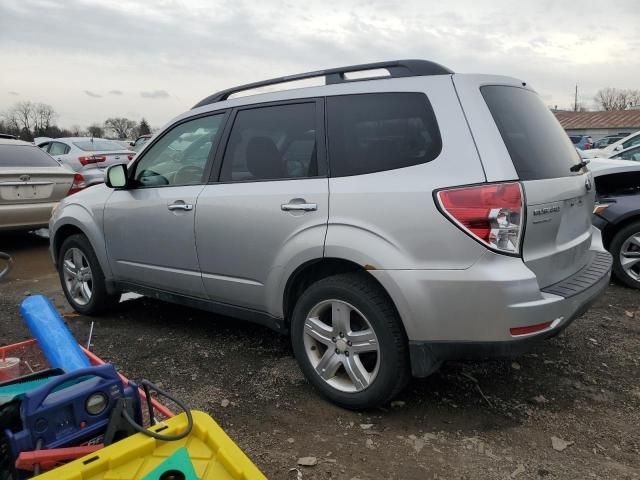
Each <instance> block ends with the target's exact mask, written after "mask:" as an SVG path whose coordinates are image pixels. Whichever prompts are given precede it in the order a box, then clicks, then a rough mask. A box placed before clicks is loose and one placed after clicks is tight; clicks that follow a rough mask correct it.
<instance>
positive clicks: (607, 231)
mask: <svg viewBox="0 0 640 480" xmlns="http://www.w3.org/2000/svg"><path fill="white" fill-rule="evenodd" d="M635 222H640V211H634V212H629V213H628V214H627V215H625V216H624V217H622V219H621V220H619V221H618V222H616V223H611V222H609V223H607V226H606V227H605V228H604V230H603V231H602V243H603V244H604V247H605V248H606V249H607V250H609V247H610V246H611V242H612V240H613V237H615V236H616V233H618V232H619V231H620V230H622V229H623V228H625V227H627V226H629V225H631V224H632V223H635Z"/></svg>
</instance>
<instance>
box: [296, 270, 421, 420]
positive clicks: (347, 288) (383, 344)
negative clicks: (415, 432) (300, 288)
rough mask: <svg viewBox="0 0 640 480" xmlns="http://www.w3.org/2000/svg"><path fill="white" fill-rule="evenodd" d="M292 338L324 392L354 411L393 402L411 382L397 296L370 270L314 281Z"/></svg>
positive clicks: (312, 378) (302, 302)
mask: <svg viewBox="0 0 640 480" xmlns="http://www.w3.org/2000/svg"><path fill="white" fill-rule="evenodd" d="M291 341H292V344H293V351H294V353H295V356H296V359H297V360H298V363H299V364H300V367H301V369H302V371H303V373H304V374H305V376H306V377H307V379H308V380H309V382H311V383H312V384H313V385H314V386H315V387H316V388H317V389H318V390H320V392H321V393H322V394H323V395H324V396H326V397H327V398H329V399H330V400H331V401H333V402H334V403H336V404H338V405H340V406H342V407H345V408H351V409H357V408H370V407H375V406H378V405H381V404H384V403H386V402H388V401H389V400H391V399H392V398H393V397H394V396H395V395H396V394H397V393H398V392H399V391H400V390H401V389H402V388H403V387H404V386H405V385H406V383H407V381H408V380H409V376H410V374H409V361H408V349H407V341H406V337H405V334H404V331H403V329H402V327H401V323H400V318H399V317H398V314H397V312H396V310H395V308H394V306H393V304H392V303H391V300H390V299H389V297H388V296H387V295H386V293H385V292H384V291H383V290H382V288H381V287H380V286H379V285H377V284H376V283H375V282H374V281H373V280H371V279H368V278H367V277H366V275H365V274H359V273H349V274H341V275H335V276H331V277H328V278H325V279H323V280H320V281H318V282H316V283H314V284H312V285H311V286H310V287H309V288H308V289H307V290H306V291H305V292H304V293H303V294H302V296H301V297H300V299H299V300H298V302H297V303H296V306H295V309H294V311H293V315H292V325H291Z"/></svg>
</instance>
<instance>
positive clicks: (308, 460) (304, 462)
mask: <svg viewBox="0 0 640 480" xmlns="http://www.w3.org/2000/svg"><path fill="white" fill-rule="evenodd" d="M317 464H318V459H317V458H316V457H300V458H299V459H298V465H300V466H301V467H315V466H316V465H317Z"/></svg>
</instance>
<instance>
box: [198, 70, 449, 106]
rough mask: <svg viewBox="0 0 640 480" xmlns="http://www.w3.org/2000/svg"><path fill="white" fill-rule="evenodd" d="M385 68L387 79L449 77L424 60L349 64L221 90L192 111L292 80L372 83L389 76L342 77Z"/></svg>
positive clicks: (201, 101) (199, 103) (447, 72)
mask: <svg viewBox="0 0 640 480" xmlns="http://www.w3.org/2000/svg"><path fill="white" fill-rule="evenodd" d="M376 69H386V70H388V71H389V75H390V77H391V78H397V77H417V76H426V75H450V74H452V73H453V71H452V70H449V69H448V68H447V67H443V66H442V65H440V64H438V63H435V62H430V61H428V60H392V61H389V62H378V63H363V64H361V65H350V66H347V67H341V68H330V69H328V70H316V71H315V72H307V73H299V74H296V75H288V76H285V77H278V78H272V79H270V80H263V81H261V82H254V83H247V84H246V85H240V86H237V87H232V88H228V89H226V90H221V91H219V92H216V93H214V94H213V95H209V96H208V97H207V98H205V99H203V100H200V101H199V102H198V103H196V104H195V105H194V106H193V108H198V107H202V106H204V105H209V104H211V103H216V102H221V101H223V100H227V99H228V98H229V97H230V96H231V95H233V94H234V93H238V92H242V91H245V90H253V89H254V88H259V87H266V86H269V85H277V84H279V83H286V82H293V81H296V80H305V79H308V78H317V77H325V82H326V84H327V85H330V84H335V83H346V82H360V81H363V80H376V79H383V78H389V77H368V78H358V79H348V78H346V77H345V73H350V72H360V71H366V70H376Z"/></svg>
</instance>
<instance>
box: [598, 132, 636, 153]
mask: <svg viewBox="0 0 640 480" xmlns="http://www.w3.org/2000/svg"><path fill="white" fill-rule="evenodd" d="M635 145H640V130H638V131H637V132H634V133H632V134H631V135H628V136H626V137H624V138H622V139H620V140H618V141H617V142H615V143H612V144H611V145H607V146H606V147H605V148H592V149H590V150H586V151H585V158H595V157H600V158H611V157H613V156H614V155H615V154H616V153H618V152H621V151H623V150H626V149H628V148H631V147H633V146H635Z"/></svg>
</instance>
